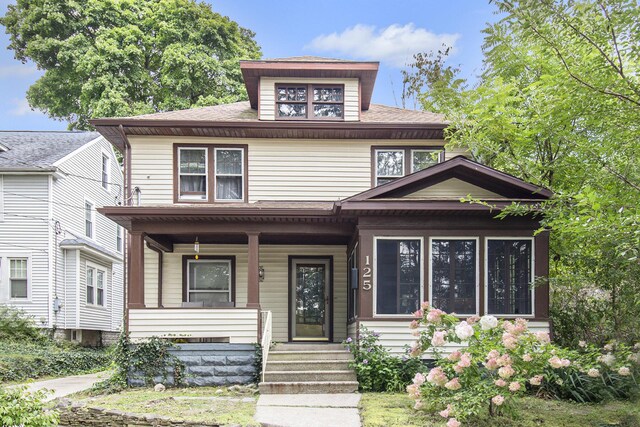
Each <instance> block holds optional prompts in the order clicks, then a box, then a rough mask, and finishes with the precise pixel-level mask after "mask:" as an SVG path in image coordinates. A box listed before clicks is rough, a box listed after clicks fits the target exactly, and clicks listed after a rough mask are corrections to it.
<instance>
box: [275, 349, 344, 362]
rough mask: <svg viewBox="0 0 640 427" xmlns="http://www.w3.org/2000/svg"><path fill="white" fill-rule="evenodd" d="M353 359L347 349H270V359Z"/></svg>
mask: <svg viewBox="0 0 640 427" xmlns="http://www.w3.org/2000/svg"><path fill="white" fill-rule="evenodd" d="M327 359H332V360H351V359H353V356H352V355H351V353H349V352H348V351H345V350H317V351H316V350H286V351H279V350H276V351H269V356H268V360H269V361H271V360H273V361H281V360H298V361H302V360H327Z"/></svg>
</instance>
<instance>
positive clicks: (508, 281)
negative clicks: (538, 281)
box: [486, 238, 534, 316]
mask: <svg viewBox="0 0 640 427" xmlns="http://www.w3.org/2000/svg"><path fill="white" fill-rule="evenodd" d="M486 244H487V247H486V253H487V256H486V262H487V264H486V282H487V283H486V288H487V313H488V314H497V315H517V316H523V315H532V314H533V287H532V282H533V277H534V276H533V275H534V273H533V265H534V264H533V263H534V260H533V239H529V238H513V239H505V238H495V239H491V238H489V239H487V243H486Z"/></svg>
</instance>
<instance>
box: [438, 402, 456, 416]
mask: <svg viewBox="0 0 640 427" xmlns="http://www.w3.org/2000/svg"><path fill="white" fill-rule="evenodd" d="M451 412H453V408H452V407H451V405H447V409H444V410H442V411H440V412H439V414H440V416H441V417H442V418H449V415H450V414H451Z"/></svg>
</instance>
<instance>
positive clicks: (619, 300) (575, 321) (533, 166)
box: [411, 0, 640, 342]
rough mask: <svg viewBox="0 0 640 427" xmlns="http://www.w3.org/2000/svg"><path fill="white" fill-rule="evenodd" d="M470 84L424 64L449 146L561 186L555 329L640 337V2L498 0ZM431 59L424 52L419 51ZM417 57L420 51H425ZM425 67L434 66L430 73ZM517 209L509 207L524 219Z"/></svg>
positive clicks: (548, 215) (554, 210) (555, 205)
mask: <svg viewBox="0 0 640 427" xmlns="http://www.w3.org/2000/svg"><path fill="white" fill-rule="evenodd" d="M494 3H495V4H496V6H497V9H498V11H499V13H500V16H501V19H500V20H499V21H498V22H497V23H495V24H492V25H489V26H488V27H487V28H486V29H485V30H484V32H485V43H484V46H483V50H484V56H485V58H484V64H485V69H484V72H483V74H482V75H481V76H480V79H479V81H478V82H477V83H476V84H475V85H474V86H473V87H469V84H468V83H467V82H464V81H462V82H461V81H460V79H459V77H458V70H457V69H456V68H454V67H452V66H449V65H447V64H446V57H442V56H441V57H438V56H436V57H433V56H431V57H429V58H428V60H427V61H426V62H425V61H417V62H416V66H414V67H413V68H412V70H411V73H412V74H413V80H411V82H412V84H413V85H414V86H415V87H417V88H419V92H420V95H418V98H419V100H420V102H421V105H422V106H423V107H424V108H428V109H435V110H436V111H438V112H442V113H444V114H446V116H447V117H448V119H449V120H450V121H451V123H452V126H451V127H450V128H449V131H448V135H447V137H448V138H449V140H450V144H454V145H463V146H467V147H469V149H470V151H471V153H472V155H473V156H474V157H475V158H477V159H478V160H480V161H483V162H484V163H488V164H490V165H492V166H494V167H496V168H498V169H501V170H504V171H506V172H508V173H512V174H514V175H516V176H519V177H521V178H523V179H525V180H527V181H530V182H533V183H535V184H539V185H542V186H546V187H548V188H550V189H552V190H553V191H554V192H555V197H554V198H553V200H551V201H549V202H548V203H545V204H544V205H543V206H541V209H542V212H543V214H542V216H541V220H542V226H543V227H549V228H551V229H552V230H553V233H552V246H551V251H552V257H553V263H552V271H551V276H552V277H551V280H552V292H553V293H552V296H553V299H552V302H553V313H554V315H555V318H554V320H555V323H554V327H555V330H556V332H557V333H558V335H559V337H560V339H561V340H563V341H564V342H569V341H577V340H578V339H584V338H587V339H592V340H596V341H604V340H608V339H611V338H618V339H624V340H630V341H631V340H634V339H636V340H637V339H638V338H639V337H640V333H639V331H640V321H639V320H638V319H639V318H640V292H639V290H640V262H639V260H640V258H639V251H640V232H639V231H638V229H639V225H640V211H639V207H640V167H638V166H639V163H638V159H639V158H640V48H639V46H640V31H638V27H639V26H640V8H638V6H637V3H636V1H627V0H573V1H569V0H562V1H552V0H498V1H494ZM423 58H424V57H423ZM418 59H420V58H418ZM425 70H426V71H425ZM524 213H527V209H525V208H524V207H522V206H518V205H517V204H516V205H514V206H512V207H510V208H509V209H508V210H507V211H506V214H510V215H513V214H516V215H521V214H524Z"/></svg>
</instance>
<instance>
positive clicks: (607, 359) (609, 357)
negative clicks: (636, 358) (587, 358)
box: [600, 353, 616, 366]
mask: <svg viewBox="0 0 640 427" xmlns="http://www.w3.org/2000/svg"><path fill="white" fill-rule="evenodd" d="M600 361H601V362H602V363H604V364H605V365H607V366H611V365H613V364H614V363H615V362H616V357H615V356H614V355H613V354H611V353H607V354H605V355H604V356H600Z"/></svg>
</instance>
